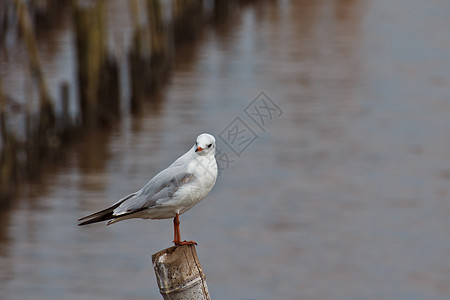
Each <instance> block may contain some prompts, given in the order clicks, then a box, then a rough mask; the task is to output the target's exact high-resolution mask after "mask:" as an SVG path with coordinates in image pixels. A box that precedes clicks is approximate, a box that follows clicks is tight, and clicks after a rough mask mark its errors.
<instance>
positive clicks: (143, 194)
mask: <svg viewBox="0 0 450 300" xmlns="http://www.w3.org/2000/svg"><path fill="white" fill-rule="evenodd" d="M215 148H216V140H215V138H214V137H213V136H212V135H210V134H207V133H203V134H201V135H199V136H198V137H197V139H196V141H195V145H194V146H193V147H192V148H191V149H190V150H189V151H188V152H186V153H185V154H184V155H182V156H181V157H180V158H178V159H177V160H176V161H174V162H173V163H172V164H171V165H170V166H169V167H168V168H167V169H165V170H162V171H161V172H159V173H158V174H157V175H156V176H155V177H153V178H152V179H151V180H150V181H149V182H148V183H147V184H146V185H145V186H144V187H143V188H142V189H140V190H139V191H137V192H135V193H132V194H130V195H128V196H126V197H124V198H122V199H120V200H119V201H117V202H116V203H114V204H113V205H112V206H111V207H108V208H106V209H104V210H102V211H99V212H96V213H94V214H92V215H89V216H86V217H84V218H81V219H79V220H78V221H83V222H81V223H79V224H78V226H82V225H86V224H91V223H97V222H101V221H106V220H109V221H108V223H107V225H109V224H112V223H115V222H119V221H122V220H126V219H131V218H141V219H169V218H173V226H174V240H173V243H174V244H175V245H177V246H180V245H187V244H196V243H195V242H194V241H183V242H182V241H181V237H180V226H179V225H180V220H179V215H181V214H182V213H184V212H186V211H188V210H189V209H191V208H192V207H193V206H194V205H195V204H197V203H198V202H200V201H201V200H202V199H203V198H205V196H206V195H208V193H209V192H210V191H211V189H212V188H213V186H214V184H215V183H216V178H217V163H216V159H215V157H214V154H215Z"/></svg>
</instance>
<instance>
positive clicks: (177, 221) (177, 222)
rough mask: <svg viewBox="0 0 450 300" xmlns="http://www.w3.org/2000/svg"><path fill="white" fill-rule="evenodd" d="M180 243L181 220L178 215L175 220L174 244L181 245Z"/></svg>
mask: <svg viewBox="0 0 450 300" xmlns="http://www.w3.org/2000/svg"><path fill="white" fill-rule="evenodd" d="M180 242H181V241H180V219H179V218H178V214H176V216H175V218H173V243H174V244H175V245H179V244H180Z"/></svg>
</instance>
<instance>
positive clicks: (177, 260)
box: [152, 245, 211, 300]
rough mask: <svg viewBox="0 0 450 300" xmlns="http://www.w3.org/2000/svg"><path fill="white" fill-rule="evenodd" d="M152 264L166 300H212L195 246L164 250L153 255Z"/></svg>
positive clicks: (160, 289) (160, 290)
mask: <svg viewBox="0 0 450 300" xmlns="http://www.w3.org/2000/svg"><path fill="white" fill-rule="evenodd" d="M152 262H153V268H154V270H155V274H156V280H157V282H158V286H159V292H160V293H161V295H162V296H163V298H164V299H165V300H169V299H170V300H181V299H199V300H202V299H204V300H211V298H210V296H209V292H208V287H207V285H206V277H205V274H204V273H203V269H202V266H201V265H200V261H199V260H198V257H197V252H196V251H195V246H194V245H184V246H174V247H170V248H167V249H164V250H162V251H160V252H158V253H155V254H153V255H152Z"/></svg>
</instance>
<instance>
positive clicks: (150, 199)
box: [113, 165, 194, 216]
mask: <svg viewBox="0 0 450 300" xmlns="http://www.w3.org/2000/svg"><path fill="white" fill-rule="evenodd" d="M193 176H194V175H193V174H191V173H188V172H187V171H186V165H171V166H170V167H168V168H167V169H165V170H163V171H161V172H159V173H158V174H157V175H156V176H155V177H153V178H152V179H151V180H150V181H149V182H148V183H147V184H146V185H145V186H144V187H143V188H142V189H141V190H140V191H138V192H137V193H136V195H135V196H134V197H132V198H130V199H128V200H126V201H124V202H123V203H122V204H121V205H120V206H119V207H117V208H116V209H114V212H113V215H114V216H120V215H123V214H129V213H132V212H137V211H140V210H143V209H147V208H151V207H155V206H159V205H163V204H164V203H165V202H167V201H169V200H171V199H172V198H173V195H174V194H175V192H176V191H177V190H178V189H179V188H180V187H181V186H183V185H184V184H186V183H188V182H189V181H191V180H192V178H193Z"/></svg>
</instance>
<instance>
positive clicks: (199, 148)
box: [195, 146, 203, 152]
mask: <svg viewBox="0 0 450 300" xmlns="http://www.w3.org/2000/svg"><path fill="white" fill-rule="evenodd" d="M197 151H203V148H202V147H200V146H198V147H197V149H195V152H197Z"/></svg>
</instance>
